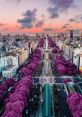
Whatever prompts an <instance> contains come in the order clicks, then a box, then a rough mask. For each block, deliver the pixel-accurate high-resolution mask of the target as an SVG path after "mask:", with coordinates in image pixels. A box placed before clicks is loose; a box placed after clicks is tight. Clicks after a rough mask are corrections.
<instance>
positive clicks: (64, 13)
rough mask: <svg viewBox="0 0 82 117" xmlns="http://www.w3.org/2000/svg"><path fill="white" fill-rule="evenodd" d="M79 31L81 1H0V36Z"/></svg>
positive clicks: (80, 24)
mask: <svg viewBox="0 0 82 117" xmlns="http://www.w3.org/2000/svg"><path fill="white" fill-rule="evenodd" d="M68 29H82V0H0V32H7V33H9V32H17V33H20V32H24V33H25V32H31V33H32V32H42V31H56V32H59V31H66V30H68Z"/></svg>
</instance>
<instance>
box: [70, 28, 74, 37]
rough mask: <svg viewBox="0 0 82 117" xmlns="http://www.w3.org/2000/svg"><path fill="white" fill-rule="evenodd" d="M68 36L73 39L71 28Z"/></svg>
mask: <svg viewBox="0 0 82 117" xmlns="http://www.w3.org/2000/svg"><path fill="white" fill-rule="evenodd" d="M70 38H71V39H73V30H70Z"/></svg>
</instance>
